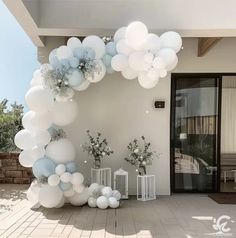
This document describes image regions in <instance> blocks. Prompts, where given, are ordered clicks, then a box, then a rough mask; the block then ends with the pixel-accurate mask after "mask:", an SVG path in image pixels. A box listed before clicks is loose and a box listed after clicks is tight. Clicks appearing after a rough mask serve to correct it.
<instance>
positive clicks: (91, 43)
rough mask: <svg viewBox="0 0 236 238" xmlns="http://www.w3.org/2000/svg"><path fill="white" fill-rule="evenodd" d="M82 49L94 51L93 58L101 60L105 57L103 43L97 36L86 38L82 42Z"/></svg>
mask: <svg viewBox="0 0 236 238" xmlns="http://www.w3.org/2000/svg"><path fill="white" fill-rule="evenodd" d="M82 45H83V46H84V47H89V48H92V49H94V50H95V58H96V59H101V58H102V57H103V56H104V55H105V51H106V48H105V43H104V42H103V40H102V39H101V38H100V37H98V36H94V35H92V36H87V37H85V39H84V40H83V42H82Z"/></svg>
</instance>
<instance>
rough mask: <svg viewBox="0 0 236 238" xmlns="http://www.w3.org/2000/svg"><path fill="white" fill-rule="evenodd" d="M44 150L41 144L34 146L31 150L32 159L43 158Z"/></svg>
mask: <svg viewBox="0 0 236 238" xmlns="http://www.w3.org/2000/svg"><path fill="white" fill-rule="evenodd" d="M45 153H46V151H45V149H44V147H43V146H34V147H33V148H32V150H31V156H32V158H33V159H34V160H37V159H40V158H43V157H44V155H45Z"/></svg>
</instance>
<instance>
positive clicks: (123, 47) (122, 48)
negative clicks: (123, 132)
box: [116, 39, 133, 55]
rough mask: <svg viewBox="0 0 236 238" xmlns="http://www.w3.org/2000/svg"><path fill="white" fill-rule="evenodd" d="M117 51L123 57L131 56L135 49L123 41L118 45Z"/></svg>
mask: <svg viewBox="0 0 236 238" xmlns="http://www.w3.org/2000/svg"><path fill="white" fill-rule="evenodd" d="M116 50H117V52H118V53H120V54H123V55H129V54H130V53H131V52H132V51H133V49H132V48H131V47H130V46H129V45H128V44H127V42H126V40H125V39H121V40H119V41H118V42H117V44H116Z"/></svg>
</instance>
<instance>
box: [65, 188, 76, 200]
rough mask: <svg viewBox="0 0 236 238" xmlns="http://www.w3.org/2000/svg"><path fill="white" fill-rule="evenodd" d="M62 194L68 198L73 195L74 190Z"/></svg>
mask: <svg viewBox="0 0 236 238" xmlns="http://www.w3.org/2000/svg"><path fill="white" fill-rule="evenodd" d="M63 194H64V196H65V197H67V198H69V197H72V196H74V195H75V190H74V189H73V188H70V189H69V190H66V191H64V192H63Z"/></svg>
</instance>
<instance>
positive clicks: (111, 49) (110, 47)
mask: <svg viewBox="0 0 236 238" xmlns="http://www.w3.org/2000/svg"><path fill="white" fill-rule="evenodd" d="M106 53H107V54H108V55H111V56H114V55H116V54H117V51H116V43H115V42H112V41H110V42H108V43H107V44H106Z"/></svg>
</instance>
